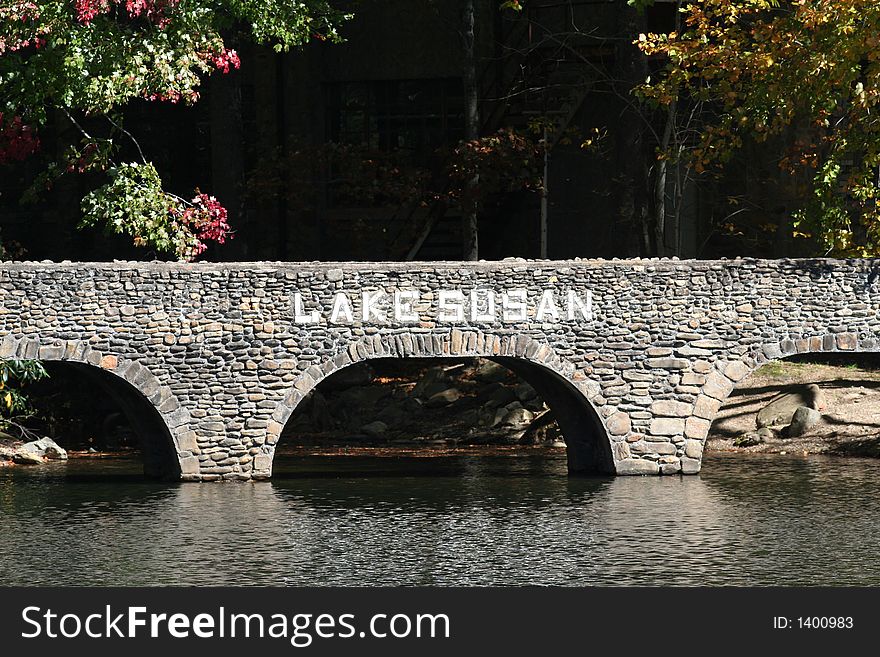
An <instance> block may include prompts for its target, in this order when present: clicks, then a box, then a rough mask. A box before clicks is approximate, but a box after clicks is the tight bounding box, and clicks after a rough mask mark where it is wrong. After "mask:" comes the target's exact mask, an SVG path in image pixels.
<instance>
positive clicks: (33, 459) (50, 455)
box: [12, 438, 67, 465]
mask: <svg viewBox="0 0 880 657" xmlns="http://www.w3.org/2000/svg"><path fill="white" fill-rule="evenodd" d="M12 460H13V461H15V462H16V463H21V464H28V465H31V464H37V463H45V462H46V461H66V460H67V451H66V450H65V449H64V448H63V447H61V446H60V445H58V443H56V442H55V441H54V440H52V439H51V438H40V440H34V441H32V442H29V443H25V444H24V445H21V446H20V447H18V448H17V449H16V450H15V452H14V453H13V455H12Z"/></svg>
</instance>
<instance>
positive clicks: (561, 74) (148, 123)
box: [0, 0, 778, 260]
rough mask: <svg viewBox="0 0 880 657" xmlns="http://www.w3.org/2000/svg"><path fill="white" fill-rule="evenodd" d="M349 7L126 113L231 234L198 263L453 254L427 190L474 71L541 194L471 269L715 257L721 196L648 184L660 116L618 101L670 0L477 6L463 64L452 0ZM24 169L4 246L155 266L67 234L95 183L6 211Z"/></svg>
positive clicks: (438, 171)
mask: <svg viewBox="0 0 880 657" xmlns="http://www.w3.org/2000/svg"><path fill="white" fill-rule="evenodd" d="M341 4H342V3H341ZM344 4H345V5H346V6H347V7H350V8H351V10H352V11H353V12H354V14H355V17H354V18H353V20H351V21H350V22H348V23H347V24H345V25H344V26H343V27H342V29H341V33H342V35H343V37H344V38H345V41H344V42H343V43H340V44H333V43H322V42H318V41H315V42H313V43H311V44H309V45H308V46H306V47H304V48H303V49H301V50H299V51H296V52H290V53H286V54H277V53H275V52H273V51H272V50H271V49H270V48H265V47H254V46H248V45H246V44H241V45H240V50H241V52H242V62H243V65H242V68H241V70H238V71H233V72H231V73H230V74H228V75H220V74H217V75H214V76H213V77H211V78H210V80H209V81H208V82H207V83H206V84H205V89H204V90H203V97H202V101H201V102H200V103H198V104H197V105H196V106H194V107H189V108H186V107H177V106H168V105H162V104H159V103H147V102H135V103H132V105H131V106H130V107H129V108H127V110H126V120H127V121H128V125H129V126H130V128H131V130H132V132H133V133H134V134H135V135H136V136H137V137H138V138H139V140H140V142H141V144H142V146H143V148H144V150H145V151H146V153H147V156H148V157H149V158H150V159H152V160H153V161H154V162H156V164H157V168H158V169H159V171H160V173H161V174H162V175H163V177H164V179H165V180H166V181H167V182H168V185H169V187H170V188H171V190H172V191H174V192H176V193H179V194H181V195H186V194H189V193H191V190H192V189H193V188H195V187H200V188H201V189H202V190H203V191H208V192H210V193H211V194H214V195H216V196H217V197H218V198H219V199H220V201H221V202H222V203H223V204H224V205H225V206H226V207H227V208H228V209H229V213H230V222H231V223H232V224H233V227H234V228H235V230H236V237H235V239H234V240H232V241H231V242H230V243H228V244H227V245H225V246H223V247H218V248H214V247H212V249H211V250H210V251H209V252H208V253H207V254H206V257H208V258H210V259H223V260H260V259H279V260H317V259H322V260H330V259H361V260H363V259H392V260H394V259H404V258H412V259H457V258H459V257H461V253H462V240H463V234H462V215H463V211H462V209H461V208H460V207H458V205H457V204H456V203H454V202H452V203H450V202H449V201H448V199H444V200H442V201H438V200H436V197H437V196H439V195H441V194H438V192H440V193H442V192H447V191H448V190H449V185H450V183H449V181H448V180H447V178H448V176H447V169H448V161H449V157H450V151H451V150H452V149H453V148H454V147H455V146H456V145H457V144H458V143H460V141H461V140H462V139H463V138H464V137H465V135H466V134H467V132H468V125H467V107H468V100H469V92H468V87H467V85H466V79H467V72H468V69H469V67H470V68H471V70H472V72H473V74H474V78H475V81H476V83H475V92H476V96H477V99H478V109H479V118H478V125H477V128H478V132H479V134H480V135H482V136H489V135H495V134H498V133H499V131H503V130H509V129H513V130H516V131H518V133H520V134H522V135H525V136H527V137H528V138H529V139H530V140H532V141H533V142H536V143H538V144H544V145H545V146H546V147H547V148H546V151H547V156H546V161H544V159H543V156H541V157H539V158H538V159H537V160H536V161H531V162H530V163H529V167H531V168H533V169H534V172H533V174H534V177H535V178H536V179H537V180H538V181H539V182H541V183H543V185H542V186H543V187H544V189H545V190H546V198H544V199H542V192H541V191H540V189H539V188H536V189H532V190H517V189H505V190H504V191H503V193H501V192H499V193H494V194H490V195H488V196H487V197H485V198H484V199H482V202H481V205H480V208H479V211H478V220H479V227H480V231H479V232H480V257H481V258H486V259H498V258H504V257H508V256H523V257H540V256H542V255H546V256H548V257H551V258H568V257H577V256H580V257H613V256H627V255H679V256H683V257H694V256H697V257H699V256H705V255H710V254H711V253H710V252H711V251H712V249H713V248H715V249H716V252H717V250H718V249H717V248H716V247H718V244H717V243H716V242H717V240H715V241H713V235H714V228H713V225H714V223H717V215H718V213H719V212H722V213H723V212H724V208H723V207H721V205H722V204H720V202H719V201H718V199H721V198H723V197H724V196H725V195H724V194H722V193H720V192H719V191H718V190H717V183H715V182H713V183H712V185H706V184H700V185H698V184H695V183H694V182H693V181H688V180H685V179H684V176H683V174H682V172H681V171H680V170H679V169H677V168H675V167H673V166H671V165H670V167H669V170H667V171H665V172H662V174H663V178H664V179H665V185H663V184H658V182H657V180H658V175H659V174H660V173H661V172H658V170H657V168H656V162H655V158H654V152H655V149H656V147H657V145H658V143H659V141H658V139H659V137H658V135H661V134H662V133H663V127H664V124H663V122H664V120H667V119H668V117H666V116H664V115H663V114H662V113H659V114H658V113H657V112H653V113H652V112H649V111H647V110H644V109H641V108H639V107H638V104H637V103H635V102H634V101H633V97H632V94H631V89H632V86H633V85H634V84H637V83H639V82H641V81H643V80H644V78H645V76H646V74H648V73H650V70H651V67H652V66H656V65H657V63H655V62H650V61H648V60H646V59H645V58H644V57H642V56H641V54H640V53H638V51H637V49H636V48H635V47H634V46H633V44H632V41H633V38H634V36H636V35H638V34H639V33H640V32H643V31H661V30H669V29H672V27H673V26H674V25H675V20H676V11H675V10H676V8H677V6H678V4H679V3H677V2H663V1H662V0H659V1H658V2H657V4H656V5H655V7H653V8H652V9H651V10H650V11H649V12H648V13H647V14H646V15H642V14H639V13H638V12H636V11H634V10H633V9H631V8H629V7H628V6H627V3H626V2H625V0H582V1H576V0H568V1H552V0H530V1H529V2H528V3H526V4H525V10H524V11H521V12H517V11H511V10H504V9H501V8H500V7H499V2H498V0H474V5H475V10H476V11H475V21H474V23H475V28H474V34H475V40H474V48H473V57H468V56H467V54H466V53H467V51H466V48H465V47H464V43H465V41H464V34H463V32H464V28H463V22H462V7H463V6H464V5H465V4H466V3H465V0H436V1H432V2H429V1H427V0H425V1H413V0H382V1H381V2H380V1H368V0H363V1H360V2H348V3H344ZM64 125H65V124H64V121H63V120H62V119H61V118H59V119H58V120H57V121H56V122H55V123H54V124H53V126H51V130H50V132H49V133H48V134H47V135H46V136H45V138H44V143H51V142H52V141H53V140H54V141H55V142H56V143H58V144H59V146H58V148H61V146H60V144H61V143H63V142H64V141H65V140H71V139H73V136H72V135H71V134H69V131H66V130H65V129H64ZM53 131H54V132H53ZM328 144H332V146H328ZM358 158H360V160H358ZM365 162H367V163H366V164H365ZM355 165H356V166H355ZM34 166H35V165H33V164H31V165H29V166H28V167H26V170H16V171H15V175H13V174H12V173H9V174H8V175H6V177H5V178H4V179H2V180H0V207H2V212H3V217H4V219H3V226H2V230H3V235H2V236H3V239H4V241H8V240H18V241H20V242H21V243H22V244H24V245H25V246H26V247H27V248H28V252H29V256H30V257H33V258H44V257H48V258H56V259H58V258H64V257H69V258H78V259H85V258H95V259H106V258H114V257H115V258H119V257H134V258H145V257H150V254H148V253H145V252H144V251H143V250H136V249H133V247H131V246H130V245H129V244H128V241H127V240H125V239H122V238H118V237H117V238H107V237H104V236H101V235H98V234H97V233H96V232H95V231H77V230H75V229H74V226H75V225H76V223H77V220H76V215H77V213H78V199H79V198H81V196H82V194H83V193H84V192H85V191H86V190H87V189H88V188H89V185H90V184H92V182H94V181H89V180H81V179H74V178H71V179H69V180H67V179H62V181H61V183H60V185H58V186H57V187H56V188H55V189H53V190H52V191H51V193H49V194H48V195H47V196H46V199H45V200H44V201H42V202H41V203H38V204H36V205H31V206H24V207H19V206H18V204H17V200H16V199H17V197H18V195H19V194H20V191H21V188H22V187H23V185H24V181H25V180H26V179H27V178H28V177H32V176H33V175H35V174H36V170H35V169H34ZM352 170H354V173H352ZM740 173H741V176H740V180H741V181H742V180H746V179H748V174H747V172H746V173H743V172H740ZM354 178H358V179H357V180H354ZM426 189H427V190H429V191H433V197H432V195H431V194H430V193H429V194H426V195H423V192H424V191H425V190H426ZM767 194H768V195H772V194H777V195H778V190H770V191H768V192H767ZM542 201H543V203H542ZM542 206H543V207H542ZM542 226H543V227H544V228H545V229H546V232H545V238H543V239H545V240H546V242H544V243H542ZM35 237H36V238H35ZM721 248H722V249H723V243H722V244H721ZM707 249H708V251H709V252H707Z"/></svg>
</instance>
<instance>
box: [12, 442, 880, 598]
mask: <svg viewBox="0 0 880 657" xmlns="http://www.w3.org/2000/svg"><path fill="white" fill-rule="evenodd" d="M139 471H140V464H139V463H138V462H137V461H125V460H113V461H100V462H96V461H94V460H80V461H76V460H74V461H71V462H70V463H68V464H56V465H52V466H50V467H46V468H42V467H41V468H26V467H16V468H5V469H0V575H2V582H3V583H4V584H7V585H38V584H98V585H152V584H169V585H183V584H192V585H202V584H232V585H247V584H268V585H281V584H288V585H320V584H326V585H331V584H341V585H373V584H389V585H391V584H407V585H418V584H426V585H427V584H438V585H442V584H445V585H457V584H474V585H490V584H557V585H591V584H658V585H659V584H694V585H700V584H708V585H742V584H759V585H777V584H806V585H810V584H832V585H855V584H859V585H880V559H878V557H877V555H878V551H880V462H878V461H874V460H867V459H865V460H859V459H843V458H838V459H835V458H822V457H811V458H801V457H786V456H772V457H768V456H764V457H754V456H751V457H750V456H743V455H737V456H712V457H707V458H706V461H705V463H704V468H703V473H702V474H701V475H700V476H696V477H666V478H655V477H638V478H632V477H621V478H569V477H568V476H567V475H566V472H565V457H564V455H563V454H558V453H552V454H548V453H534V452H530V453H525V454H519V455H514V454H511V453H501V454H498V453H494V454H487V453H473V454H459V455H453V456H444V457H435V458H375V457H370V456H358V457H351V456H349V457H336V458H326V457H325V458H318V457H312V458H298V459H290V460H288V461H287V462H282V463H278V464H276V477H277V478H276V479H275V480H273V481H272V482H264V483H257V484H251V483H229V484H201V485H200V484H167V483H165V484H163V483H154V482H149V481H144V480H142V479H141V478H140V476H139V474H138V473H139Z"/></svg>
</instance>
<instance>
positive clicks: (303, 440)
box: [278, 356, 614, 474]
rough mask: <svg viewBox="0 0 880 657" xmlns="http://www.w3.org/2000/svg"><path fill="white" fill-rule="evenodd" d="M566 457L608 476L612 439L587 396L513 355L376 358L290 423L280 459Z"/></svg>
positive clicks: (329, 379)
mask: <svg viewBox="0 0 880 657" xmlns="http://www.w3.org/2000/svg"><path fill="white" fill-rule="evenodd" d="M322 445H323V446H331V445H332V446H334V447H351V446H368V447H386V448H387V447H405V448H408V449H413V448H415V449H440V448H444V447H455V448H461V447H476V446H487V445H488V446H506V447H508V448H510V447H513V446H522V447H524V448H527V447H534V446H537V447H547V448H555V449H560V450H561V449H565V452H566V457H567V466H568V471H569V473H571V474H610V473H613V472H614V461H613V457H612V454H611V445H610V441H609V438H608V434H607V432H606V430H605V428H604V426H603V424H602V420H601V419H600V417H599V415H598V413H597V412H596V410H595V409H594V408H593V406H592V404H591V403H590V401H589V400H588V399H587V398H586V396H585V395H584V393H583V392H581V391H580V390H578V389H577V388H575V386H574V385H573V384H572V383H571V382H569V381H567V380H565V379H564V378H563V377H562V376H561V375H560V374H558V373H556V372H554V371H552V370H550V369H549V368H547V367H546V366H544V365H540V364H537V363H535V362H531V361H529V360H525V359H522V358H516V357H509V356H493V357H491V358H481V357H464V358H462V357H455V356H444V357H397V358H372V359H365V360H362V361H359V362H357V363H352V364H348V365H346V366H344V367H342V368H340V369H338V370H336V371H334V372H333V373H331V374H329V375H327V376H325V377H323V378H322V379H321V380H320V381H318V382H317V383H316V384H315V385H314V386H313V387H312V388H311V389H310V390H308V391H307V394H306V395H305V396H304V398H303V399H302V400H301V401H300V402H299V403H298V404H297V405H296V407H295V408H294V409H293V410H292V412H291V413H290V415H289V417H288V418H287V419H286V421H285V422H284V428H283V430H282V431H281V435H280V440H279V442H278V451H279V452H280V454H281V455H283V456H287V455H288V450H291V449H295V448H297V447H315V446H322Z"/></svg>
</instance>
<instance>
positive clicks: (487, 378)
mask: <svg viewBox="0 0 880 657" xmlns="http://www.w3.org/2000/svg"><path fill="white" fill-rule="evenodd" d="M475 376H476V378H477V380H478V381H483V382H485V383H500V382H501V381H506V380H507V379H508V377H510V370H508V369H507V368H506V367H502V366H501V365H499V364H498V363H495V362H493V361H491V360H487V361H484V362H483V363H482V364H481V365H480V366H479V367H478V368H477V371H476V374H475Z"/></svg>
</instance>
